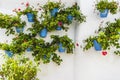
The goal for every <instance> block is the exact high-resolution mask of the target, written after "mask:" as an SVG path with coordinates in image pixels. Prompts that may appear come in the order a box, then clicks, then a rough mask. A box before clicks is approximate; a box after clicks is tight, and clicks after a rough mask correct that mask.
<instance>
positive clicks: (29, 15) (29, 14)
mask: <svg viewBox="0 0 120 80" xmlns="http://www.w3.org/2000/svg"><path fill="white" fill-rule="evenodd" d="M27 18H28V22H34V14H32V13H27Z"/></svg>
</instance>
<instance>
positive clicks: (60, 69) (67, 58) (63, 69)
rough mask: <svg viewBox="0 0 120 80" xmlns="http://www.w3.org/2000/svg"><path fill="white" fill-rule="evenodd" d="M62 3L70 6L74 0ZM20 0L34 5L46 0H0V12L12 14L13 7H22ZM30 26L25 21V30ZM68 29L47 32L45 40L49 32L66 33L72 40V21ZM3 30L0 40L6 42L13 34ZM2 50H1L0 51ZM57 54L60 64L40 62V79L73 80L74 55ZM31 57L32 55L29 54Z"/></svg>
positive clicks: (73, 26)
mask: <svg viewBox="0 0 120 80" xmlns="http://www.w3.org/2000/svg"><path fill="white" fill-rule="evenodd" d="M51 1H58V0H51ZM61 1H62V2H63V3H65V4H66V6H71V4H73V2H75V1H74V0H70V1H65V0H61ZM22 2H29V3H30V4H31V5H33V6H36V4H37V3H40V4H41V5H43V4H44V3H45V2H47V0H3V1H2V0H0V12H2V13H5V14H13V12H12V10H13V9H14V8H24V7H23V6H21V3H22ZM23 19H24V20H26V21H27V18H26V16H24V17H23ZM28 27H31V23H27V26H26V28H25V30H26V29H27V28H28ZM70 27H71V28H70V30H69V31H68V32H64V31H62V32H61V31H60V32H59V31H57V32H52V33H49V35H48V36H47V38H46V39H45V40H46V41H49V40H50V39H49V36H50V35H51V34H59V35H68V36H69V37H70V38H71V39H73V40H74V35H75V34H74V30H75V24H74V23H73V24H72V25H70ZM24 32H25V33H26V31H24ZM4 33H5V30H3V29H0V42H3V43H5V42H6V41H7V42H8V43H10V42H11V40H12V38H13V37H14V36H13V35H10V36H6V35H5V34H4ZM2 52H4V51H1V52H0V53H2ZM26 55H27V56H30V53H26ZM58 55H61V58H62V59H63V63H61V65H60V66H58V65H56V64H55V63H53V62H51V63H49V64H41V65H40V69H41V72H39V73H38V77H39V79H40V80H74V55H70V54H65V53H58ZM30 57H32V56H30ZM0 61H1V62H0V63H2V62H3V57H2V56H1V58H0Z"/></svg>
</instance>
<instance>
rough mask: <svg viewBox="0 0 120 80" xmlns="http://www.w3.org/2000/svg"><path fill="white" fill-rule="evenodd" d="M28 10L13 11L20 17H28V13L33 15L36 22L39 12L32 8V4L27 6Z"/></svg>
mask: <svg viewBox="0 0 120 80" xmlns="http://www.w3.org/2000/svg"><path fill="white" fill-rule="evenodd" d="M25 6H26V8H25V9H24V10H21V9H20V8H19V9H14V10H13V11H14V12H16V13H17V15H18V16H21V15H26V14H27V13H32V14H33V15H34V20H36V17H37V13H38V10H37V9H35V8H34V7H33V6H30V4H29V3H28V2H27V3H26V4H25Z"/></svg>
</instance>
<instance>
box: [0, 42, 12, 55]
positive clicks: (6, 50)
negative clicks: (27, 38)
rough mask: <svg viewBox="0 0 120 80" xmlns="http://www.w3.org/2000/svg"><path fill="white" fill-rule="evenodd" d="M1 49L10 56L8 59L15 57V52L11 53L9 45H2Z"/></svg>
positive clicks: (0, 45) (0, 44)
mask: <svg viewBox="0 0 120 80" xmlns="http://www.w3.org/2000/svg"><path fill="white" fill-rule="evenodd" d="M0 49H2V50H5V53H6V54H7V55H8V57H12V56H13V52H12V51H11V46H9V45H8V44H3V43H0Z"/></svg>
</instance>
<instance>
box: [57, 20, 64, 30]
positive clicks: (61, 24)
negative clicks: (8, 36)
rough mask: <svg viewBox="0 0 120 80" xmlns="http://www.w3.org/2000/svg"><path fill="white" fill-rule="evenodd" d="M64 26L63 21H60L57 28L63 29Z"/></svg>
mask: <svg viewBox="0 0 120 80" xmlns="http://www.w3.org/2000/svg"><path fill="white" fill-rule="evenodd" d="M62 26H63V23H62V22H58V26H57V28H56V30H61V29H62Z"/></svg>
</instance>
